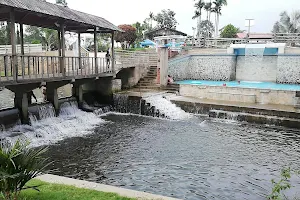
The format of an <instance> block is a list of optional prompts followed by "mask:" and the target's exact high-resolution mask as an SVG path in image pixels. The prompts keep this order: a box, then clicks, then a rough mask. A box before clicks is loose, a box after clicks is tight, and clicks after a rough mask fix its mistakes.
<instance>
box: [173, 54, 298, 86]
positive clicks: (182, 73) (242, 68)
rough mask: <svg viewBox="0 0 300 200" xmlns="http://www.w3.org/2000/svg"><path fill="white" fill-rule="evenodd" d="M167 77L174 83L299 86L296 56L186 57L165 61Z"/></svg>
mask: <svg viewBox="0 0 300 200" xmlns="http://www.w3.org/2000/svg"><path fill="white" fill-rule="evenodd" d="M168 70H169V71H168V74H169V75H171V76H172V77H173V78H174V80H175V81H180V80H213V81H231V80H244V81H264V82H277V83H289V84H298V83H300V55H279V56H263V57H260V56H258V57H255V56H252V57H248V58H247V57H246V58H245V57H244V56H235V55H225V54H220V55H204V54H203V55H189V56H185V57H182V58H178V59H172V60H170V61H169V68H168Z"/></svg>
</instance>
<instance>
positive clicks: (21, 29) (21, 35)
mask: <svg viewBox="0 0 300 200" xmlns="http://www.w3.org/2000/svg"><path fill="white" fill-rule="evenodd" d="M20 39H21V55H22V56H24V55H25V51H24V29H23V24H20Z"/></svg>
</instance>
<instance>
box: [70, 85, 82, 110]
mask: <svg viewBox="0 0 300 200" xmlns="http://www.w3.org/2000/svg"><path fill="white" fill-rule="evenodd" d="M72 93H73V97H76V99H77V102H78V105H79V106H81V105H82V103H83V86H82V85H75V84H74V85H73V88H72Z"/></svg>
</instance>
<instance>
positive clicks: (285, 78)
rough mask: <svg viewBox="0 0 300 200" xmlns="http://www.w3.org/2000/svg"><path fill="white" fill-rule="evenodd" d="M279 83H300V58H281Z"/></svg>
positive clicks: (279, 61) (279, 59) (278, 74)
mask: <svg viewBox="0 0 300 200" xmlns="http://www.w3.org/2000/svg"><path fill="white" fill-rule="evenodd" d="M276 82H277V83H298V84H299V83H300V56H292V55H290V56H288V55H285V56H279V57H278V64H277V77H276Z"/></svg>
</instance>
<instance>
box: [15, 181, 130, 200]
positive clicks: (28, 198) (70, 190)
mask: <svg viewBox="0 0 300 200" xmlns="http://www.w3.org/2000/svg"><path fill="white" fill-rule="evenodd" d="M27 186H38V189H39V190H40V192H38V191H35V190H33V189H28V190H24V191H22V192H21V198H20V200H56V199H57V200H75V199H76V200H77V199H78V200H134V199H131V198H127V197H121V196H119V195H117V194H114V193H105V192H99V191H95V190H87V189H81V188H76V187H73V186H66V185H59V184H51V183H46V182H42V181H39V180H32V181H30V182H29V183H28V184H27Z"/></svg>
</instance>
